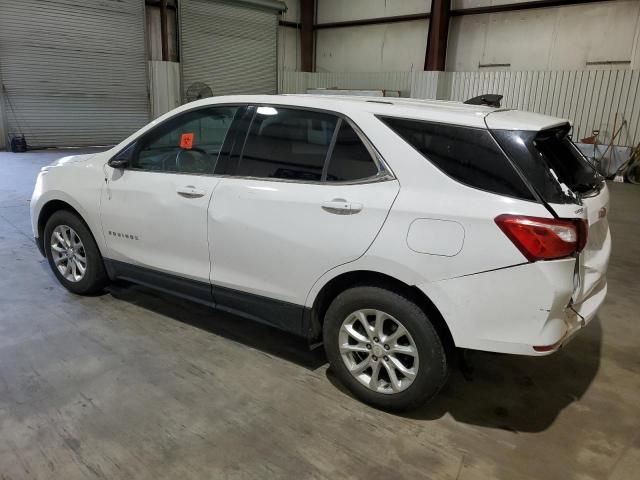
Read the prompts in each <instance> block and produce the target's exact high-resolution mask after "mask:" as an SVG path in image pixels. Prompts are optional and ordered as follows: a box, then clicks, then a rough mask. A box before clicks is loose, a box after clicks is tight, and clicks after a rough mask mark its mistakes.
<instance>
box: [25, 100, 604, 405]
mask: <svg viewBox="0 0 640 480" xmlns="http://www.w3.org/2000/svg"><path fill="white" fill-rule="evenodd" d="M569 130H570V125H569V123H568V122H567V121H566V120H562V119H558V118H552V117H547V116H542V115H537V114H531V113H524V112H519V111H514V110H506V109H496V108H490V107H483V106H471V105H463V104H460V103H454V102H436V101H420V100H408V99H393V100H389V101H387V100H386V99H372V98H348V97H330V96H329V97H327V96H322V97H315V96H305V95H294V96H231V97H218V98H212V99H206V100H201V101H197V102H193V103H190V104H187V105H184V106H182V107H180V108H178V109H176V110H174V111H172V112H170V113H168V114H166V115H164V116H163V117H161V118H159V119H158V120H156V121H154V122H152V123H151V124H149V125H148V126H146V127H144V128H143V129H142V130H140V131H139V132H137V133H135V134H134V135H132V136H131V137H129V138H127V139H126V140H125V141H123V142H122V143H121V144H119V145H118V146H116V147H114V148H112V149H111V150H109V151H106V152H104V153H98V154H95V155H78V156H73V157H66V158H63V159H61V160H59V161H58V162H56V163H54V164H53V165H51V166H49V167H44V168H43V169H42V171H41V173H40V175H39V176H38V179H37V183H36V186H35V191H34V193H33V199H32V202H31V215H32V225H33V232H34V235H35V237H36V241H37V244H38V246H39V248H40V250H41V251H42V253H43V254H44V255H46V257H47V259H48V261H49V264H50V265H51V268H52V270H53V272H54V274H55V275H56V277H57V278H58V280H59V281H60V282H61V283H62V284H63V285H64V286H65V287H66V288H67V289H68V290H70V291H72V292H74V293H78V294H86V293H91V292H95V291H97V290H100V289H102V288H104V287H105V285H107V282H108V281H109V280H115V279H124V280H128V281H132V282H137V283H140V284H144V285H148V286H151V287H154V288H158V289H160V290H163V291H165V292H167V293H171V294H174V295H179V296H182V297H186V298H189V299H193V300H195V301H198V302H203V303H206V304H208V305H211V306H213V307H215V308H219V309H222V310H226V311H229V312H233V313H237V314H239V315H243V316H246V317H249V318H252V319H255V320H257V321H260V322H264V323H267V324H269V325H273V326H275V327H278V328H280V329H283V330H287V331H289V332H293V333H295V334H298V335H300V336H302V337H305V338H306V339H308V340H309V341H310V342H317V341H318V340H322V341H323V342H324V346H325V349H326V352H327V356H328V358H329V361H330V362H331V366H332V368H333V369H334V371H335V373H336V375H337V376H338V377H339V378H340V379H341V381H342V382H344V383H345V384H346V385H347V386H348V387H349V389H350V390H351V391H352V392H353V394H354V395H356V396H357V397H359V398H360V399H362V400H363V401H365V402H368V403H370V404H372V405H375V406H377V407H381V408H387V409H403V408H411V407H414V406H416V405H418V404H420V403H422V402H423V401H425V400H426V399H428V398H429V397H431V396H433V395H434V394H436V393H437V391H438V390H439V389H440V388H441V386H442V385H443V383H444V382H445V379H446V377H447V371H448V368H449V364H450V362H449V357H448V352H449V350H450V347H454V346H455V347H462V348H471V349H479V350H488V351H493V352H505V353H515V354H524V355H544V354H548V353H550V352H552V351H555V350H556V349H558V348H559V347H560V346H561V345H562V344H563V343H565V342H566V341H567V340H568V339H569V337H571V336H572V335H573V334H574V333H575V332H576V331H577V330H578V329H579V328H580V327H582V326H584V325H586V324H587V323H588V322H589V321H590V320H591V319H592V318H593V317H594V315H595V313H596V311H597V309H598V307H599V306H600V305H601V304H602V302H603V300H604V297H605V295H606V291H607V283H606V278H605V272H606V269H607V263H608V259H609V253H610V250H611V237H610V234H609V227H608V223H607V207H608V203H609V194H608V191H607V187H606V185H605V183H604V181H603V180H602V178H601V177H599V176H598V174H597V173H596V172H595V171H594V170H593V169H592V168H591V167H590V166H589V164H588V163H587V162H586V161H585V160H584V158H583V157H582V156H581V155H580V153H579V152H578V150H577V149H576V148H575V146H574V145H573V144H572V142H571V141H570V139H569V138H568V136H567V135H568V132H569Z"/></svg>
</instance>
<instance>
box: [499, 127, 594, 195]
mask: <svg viewBox="0 0 640 480" xmlns="http://www.w3.org/2000/svg"><path fill="white" fill-rule="evenodd" d="M569 129H570V126H569V125H563V126H561V127H557V128H551V129H547V130H542V131H540V132H530V131H518V130H515V131H513V130H494V132H493V133H494V135H495V136H496V138H497V139H498V143H500V145H501V146H502V148H504V150H505V151H506V152H507V154H508V155H509V156H510V157H511V158H512V159H513V161H514V162H515V163H516V165H518V167H519V168H520V169H521V170H522V171H523V172H524V174H525V176H526V177H527V180H529V181H530V182H531V184H532V185H533V187H534V188H535V189H536V190H537V191H538V193H539V194H540V196H542V198H544V199H545V200H546V201H547V202H550V203H574V202H575V201H576V193H584V192H588V191H589V190H593V189H594V188H597V187H598V186H599V185H600V183H601V182H602V179H601V178H600V176H599V175H598V174H597V173H596V171H595V170H594V168H593V167H592V166H591V165H590V164H589V163H588V162H587V161H586V160H585V158H584V156H583V155H582V154H581V153H580V151H579V150H578V149H577V148H576V146H575V145H573V143H572V142H571V140H570V139H569V138H568V137H567V133H568V132H569Z"/></svg>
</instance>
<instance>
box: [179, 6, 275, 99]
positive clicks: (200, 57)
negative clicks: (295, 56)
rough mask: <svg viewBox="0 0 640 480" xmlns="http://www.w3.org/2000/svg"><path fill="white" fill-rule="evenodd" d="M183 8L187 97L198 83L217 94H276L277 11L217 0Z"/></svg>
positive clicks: (184, 81)
mask: <svg viewBox="0 0 640 480" xmlns="http://www.w3.org/2000/svg"><path fill="white" fill-rule="evenodd" d="M179 5H180V15H179V16H178V17H179V19H180V44H181V50H180V52H181V55H180V61H181V63H182V87H183V92H184V93H183V95H186V90H187V89H188V88H189V86H190V85H192V84H194V83H195V82H202V83H205V84H206V85H208V86H209V87H210V88H211V89H212V91H213V94H214V95H230V94H242V93H276V91H277V88H278V85H277V38H278V16H277V15H276V13H277V11H276V10H264V9H258V8H255V7H251V6H249V5H247V4H242V3H240V2H238V4H236V5H231V4H230V3H228V2H224V1H213V0H182V1H181V2H180V3H179ZM185 100H186V96H185Z"/></svg>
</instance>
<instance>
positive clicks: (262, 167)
mask: <svg viewBox="0 0 640 480" xmlns="http://www.w3.org/2000/svg"><path fill="white" fill-rule="evenodd" d="M336 123H337V118H336V117H335V116H333V115H329V114H326V113H318V112H312V111H306V110H296V109H287V108H280V107H277V108H276V107H258V108H257V109H256V115H255V117H254V119H253V122H252V123H251V127H250V128H249V132H248V134H247V138H246V141H245V145H244V149H243V151H242V156H241V157H240V159H239V161H238V163H237V166H236V167H235V175H237V176H247V177H262V178H285V179H296V180H320V179H321V178H322V170H323V167H324V163H325V159H326V156H327V151H328V150H329V145H330V143H331V138H332V136H333V132H334V130H335V127H336Z"/></svg>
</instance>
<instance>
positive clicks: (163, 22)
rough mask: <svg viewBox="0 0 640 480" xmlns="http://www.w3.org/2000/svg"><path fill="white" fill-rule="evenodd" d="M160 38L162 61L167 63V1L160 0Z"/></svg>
mask: <svg viewBox="0 0 640 480" xmlns="http://www.w3.org/2000/svg"><path fill="white" fill-rule="evenodd" d="M160 36H161V37H162V61H163V62H168V61H169V35H168V34H167V0H160Z"/></svg>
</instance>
